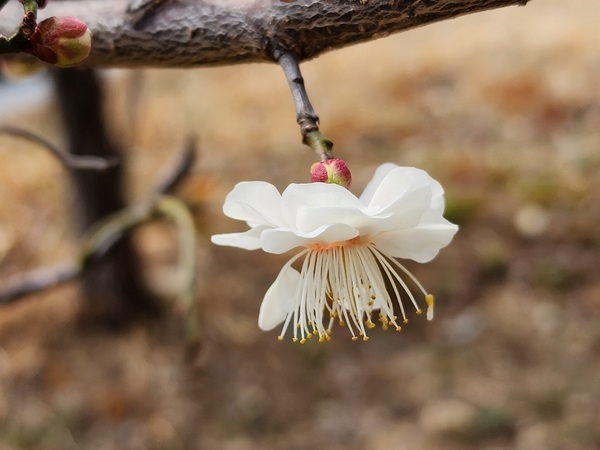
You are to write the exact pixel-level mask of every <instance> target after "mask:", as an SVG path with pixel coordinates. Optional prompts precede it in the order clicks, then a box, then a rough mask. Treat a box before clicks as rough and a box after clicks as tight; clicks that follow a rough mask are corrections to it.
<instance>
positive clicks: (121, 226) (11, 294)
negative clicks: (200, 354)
mask: <svg viewBox="0 0 600 450" xmlns="http://www.w3.org/2000/svg"><path fill="white" fill-rule="evenodd" d="M4 128H6V127H2V126H0V130H2V129H4ZM9 128H10V127H9ZM11 130H12V128H11ZM15 130H17V131H18V132H20V131H22V130H19V129H15ZM195 150H196V149H195V143H194V141H193V140H192V139H190V140H189V141H188V143H187V146H186V148H185V150H184V152H183V153H182V155H181V157H180V159H179V161H178V162H177V164H176V165H175V166H174V168H173V169H172V172H171V173H170V174H168V176H166V177H165V180H164V181H162V182H161V183H159V185H158V186H157V187H156V188H155V189H154V191H153V194H152V195H151V197H150V199H148V200H146V201H142V202H139V203H137V204H135V205H133V206H131V207H128V208H125V209H123V210H120V211H117V212H116V213H114V214H112V215H110V216H109V217H107V218H106V219H105V220H103V221H101V222H100V223H98V224H96V226H94V227H93V228H92V229H91V230H90V232H89V233H88V235H87V238H85V240H84V241H83V244H82V246H81V250H80V256H79V262H78V263H77V264H75V263H71V264H61V265H58V266H52V267H48V268H43V269H36V270H32V271H30V272H26V273H24V274H21V275H17V276H15V277H14V278H13V279H11V280H8V281H6V282H5V283H2V284H1V285H0V305H4V304H8V303H12V302H15V301H17V300H19V299H22V298H24V297H27V296H28V295H31V294H34V293H36V292H40V291H44V290H47V289H50V288H53V287H56V286H58V285H60V284H64V283H67V282H69V281H73V280H75V279H76V278H78V277H79V276H80V275H81V273H82V272H83V271H84V270H85V269H86V267H87V265H88V264H90V263H92V262H93V261H96V260H98V259H99V258H102V256H103V255H104V254H106V252H108V251H109V250H110V249H111V248H112V246H113V245H115V244H116V243H117V242H118V241H119V240H120V239H121V238H122V237H123V236H124V235H125V233H126V232H127V231H129V230H131V229H132V228H135V227H136V226H138V225H140V224H142V223H145V222H147V221H149V220H151V219H152V218H153V216H154V214H156V213H158V214H160V215H165V216H167V217H169V218H172V219H173V220H174V221H175V222H176V224H177V226H178V229H181V233H182V238H181V239H182V244H181V253H182V256H181V258H182V263H181V266H182V267H187V264H188V262H190V261H192V256H191V253H190V252H192V251H193V252H195V248H196V246H195V236H194V237H191V235H190V233H191V232H190V230H193V229H194V227H193V221H192V219H191V216H190V218H189V220H188V219H184V218H181V217H180V216H182V215H183V213H182V212H178V210H180V209H181V208H182V206H172V204H173V203H174V201H175V199H173V198H171V197H168V198H170V199H171V200H169V201H166V203H165V201H163V199H164V198H165V197H164V194H165V193H167V192H169V191H171V190H172V189H173V188H174V187H175V186H176V185H177V184H178V183H179V182H180V181H181V180H182V179H183V178H184V177H185V176H186V175H187V174H188V173H189V171H190V169H191V167H192V166H193V163H194V161H195ZM59 152H60V150H59ZM61 153H62V152H61ZM180 203H181V202H180ZM173 211H175V212H173ZM188 215H189V213H188ZM180 222H181V224H183V225H181V224H180ZM190 223H191V225H190ZM183 241H185V246H184V245H183ZM193 257H194V258H195V256H193ZM192 266H193V267H192V268H191V269H187V272H186V273H187V275H186V277H185V278H186V280H187V281H186V283H185V284H186V287H185V288H184V290H185V292H187V293H184V294H182V299H183V300H182V301H181V302H182V303H183V304H186V305H190V304H191V303H190V300H189V298H190V294H189V292H193V291H190V289H193V288H191V287H189V286H190V283H191V281H190V275H189V274H190V273H192V272H190V271H193V272H194V273H195V267H196V263H195V261H192ZM186 309H187V308H186ZM189 314H192V313H189ZM194 314H195V313H194ZM189 320H191V319H189V318H186V321H189ZM190 327H191V328H190ZM186 328H190V330H189V332H187V331H186V335H190V336H195V334H194V333H195V331H194V329H193V324H187V325H186ZM190 339H191V338H190Z"/></svg>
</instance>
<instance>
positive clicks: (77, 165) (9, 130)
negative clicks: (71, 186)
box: [0, 125, 117, 170]
mask: <svg viewBox="0 0 600 450" xmlns="http://www.w3.org/2000/svg"><path fill="white" fill-rule="evenodd" d="M0 134H7V135H9V136H15V137H18V138H22V139H26V140H28V141H30V142H34V143H36V144H38V145H40V146H42V147H44V148H45V149H46V150H48V151H49V152H50V153H52V155H53V156H55V157H56V158H57V159H58V160H59V161H60V163H61V164H62V165H63V167H65V169H67V170H73V169H88V170H106V169H108V168H110V167H113V166H114V165H115V164H117V161H116V160H114V159H111V160H109V159H105V158H99V157H97V156H85V155H79V156H76V155H72V154H70V153H67V152H65V151H63V150H61V149H60V148H58V147H57V146H56V145H54V144H53V143H52V142H50V141H48V140H47V139H45V138H43V137H41V136H40V135H38V134H35V133H33V132H31V131H27V130H24V129H22V128H16V127H11V126H8V125H0Z"/></svg>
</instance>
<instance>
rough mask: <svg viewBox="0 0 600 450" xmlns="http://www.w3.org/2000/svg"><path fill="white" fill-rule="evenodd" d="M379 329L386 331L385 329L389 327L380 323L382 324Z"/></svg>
mask: <svg viewBox="0 0 600 450" xmlns="http://www.w3.org/2000/svg"><path fill="white" fill-rule="evenodd" d="M381 329H382V330H383V331H387V330H389V329H390V327H388V326H387V324H386V325H382V326H381Z"/></svg>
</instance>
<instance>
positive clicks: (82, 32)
mask: <svg viewBox="0 0 600 450" xmlns="http://www.w3.org/2000/svg"><path fill="white" fill-rule="evenodd" d="M30 41H31V50H30V53H31V54H32V55H34V56H36V57H37V58H39V59H40V60H42V61H44V62H46V63H48V64H54V65H56V66H58V67H72V66H75V65H77V64H79V63H80V62H82V61H84V60H85V59H86V58H87V57H88V56H89V54H90V51H91V48H92V33H91V32H90V30H89V29H88V27H87V25H86V24H85V22H82V21H81V20H79V19H75V18H74V17H50V18H48V19H46V20H43V21H42V22H40V23H39V24H38V25H37V27H36V30H35V33H34V34H33V35H32V36H31V40H30Z"/></svg>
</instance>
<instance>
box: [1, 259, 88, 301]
mask: <svg viewBox="0 0 600 450" xmlns="http://www.w3.org/2000/svg"><path fill="white" fill-rule="evenodd" d="M79 273H80V270H79V268H78V267H77V266H76V265H73V264H69V263H65V264H60V265H57V266H52V267H46V268H44V269H37V270H32V271H30V272H25V273H22V274H19V275H16V276H15V277H13V278H12V279H9V280H8V281H6V282H4V283H3V285H2V286H1V287H0V305H7V304H9V303H12V302H14V301H16V300H20V299H22V298H24V297H26V296H28V295H31V294H35V293H36V292H40V291H45V290H48V289H52V288H54V287H56V286H60V285H61V284H64V283H68V282H69V281H73V280H74V279H76V278H77V277H78V276H79Z"/></svg>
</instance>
